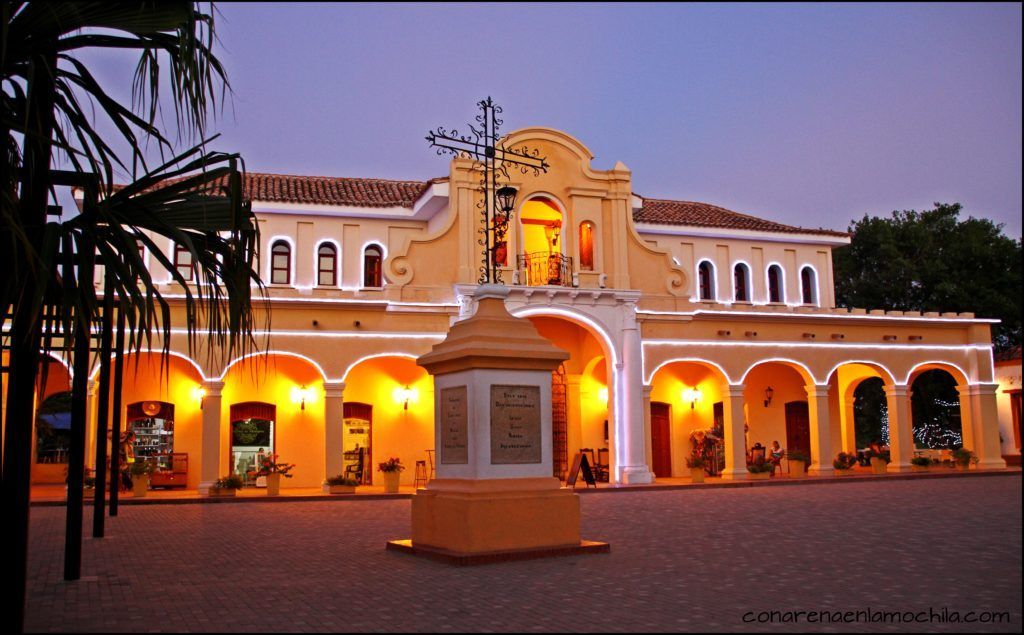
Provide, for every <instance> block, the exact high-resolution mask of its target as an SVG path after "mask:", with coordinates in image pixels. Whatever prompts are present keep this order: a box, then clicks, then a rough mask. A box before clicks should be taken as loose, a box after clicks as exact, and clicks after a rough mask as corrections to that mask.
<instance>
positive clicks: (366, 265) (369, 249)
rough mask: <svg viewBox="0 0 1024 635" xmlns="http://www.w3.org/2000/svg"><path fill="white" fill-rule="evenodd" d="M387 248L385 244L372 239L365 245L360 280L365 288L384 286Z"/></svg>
mask: <svg viewBox="0 0 1024 635" xmlns="http://www.w3.org/2000/svg"><path fill="white" fill-rule="evenodd" d="M385 259H387V250H386V249H384V245H382V244H380V243H379V242H376V241H370V242H368V243H366V244H364V245H363V250H362V263H361V264H360V268H359V280H360V283H361V285H362V288H364V289H379V288H381V287H383V286H384V260H385Z"/></svg>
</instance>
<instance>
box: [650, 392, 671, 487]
mask: <svg viewBox="0 0 1024 635" xmlns="http://www.w3.org/2000/svg"><path fill="white" fill-rule="evenodd" d="M670 413H671V410H670V409H669V405H668V404H667V403H661V402H658V401H652V402H651V453H652V456H651V462H652V463H653V465H652V466H651V468H652V469H653V470H654V475H655V476H663V477H669V476H672V439H671V436H672V425H671V419H670V416H671V415H670Z"/></svg>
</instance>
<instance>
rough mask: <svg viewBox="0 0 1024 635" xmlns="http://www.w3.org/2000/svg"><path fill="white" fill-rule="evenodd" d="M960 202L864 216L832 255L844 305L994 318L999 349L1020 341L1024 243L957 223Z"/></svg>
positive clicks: (997, 230) (981, 224)
mask: <svg viewBox="0 0 1024 635" xmlns="http://www.w3.org/2000/svg"><path fill="white" fill-rule="evenodd" d="M961 211H962V207H961V205H960V204H959V203H954V204H945V203H936V204H935V207H934V209H930V210H925V211H922V212H918V211H914V210H909V211H894V212H893V213H892V216H891V217H889V218H883V217H872V216H867V215H865V216H864V218H862V219H861V220H859V221H856V222H854V223H852V224H851V225H850V228H849V231H850V233H852V234H853V239H852V242H851V243H850V245H848V246H845V247H842V248H839V249H837V250H835V252H834V254H833V257H834V267H835V280H836V303H837V304H838V305H839V306H846V307H863V308H877V309H888V310H897V311H956V312H973V313H975V314H976V315H977V316H978V317H985V318H997V319H999V320H1001V323H1000V324H996V325H993V328H992V338H993V342H994V343H995V346H996V349H997V350H1003V349H1006V348H1009V347H1012V346H1016V345H1019V344H1020V342H1021V241H1020V239H1019V238H1018V239H1012V238H1009V237H1007V236H1006V235H1005V234H1003V231H1002V225H996V224H995V223H993V222H992V221H990V220H987V219H983V218H974V217H968V218H967V219H966V220H961V219H960V213H961Z"/></svg>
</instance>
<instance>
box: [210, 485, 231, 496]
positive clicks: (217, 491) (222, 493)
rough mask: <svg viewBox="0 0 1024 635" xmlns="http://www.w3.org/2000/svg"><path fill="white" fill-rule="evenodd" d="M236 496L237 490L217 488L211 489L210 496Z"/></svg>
mask: <svg viewBox="0 0 1024 635" xmlns="http://www.w3.org/2000/svg"><path fill="white" fill-rule="evenodd" d="M234 495H235V490H233V489H231V488H228V489H220V488H217V487H211V488H210V496H213V497H223V496H234Z"/></svg>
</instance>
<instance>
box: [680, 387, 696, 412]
mask: <svg viewBox="0 0 1024 635" xmlns="http://www.w3.org/2000/svg"><path fill="white" fill-rule="evenodd" d="M683 401H684V402H689V404H690V408H691V409H692V408H693V407H694V406H696V405H697V402H698V401H700V389H699V388H697V387H693V388H684V389H683Z"/></svg>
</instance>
